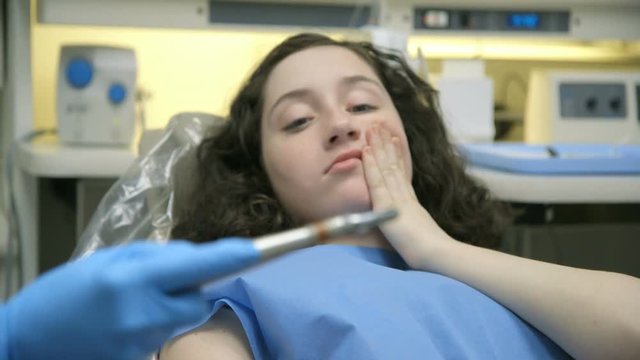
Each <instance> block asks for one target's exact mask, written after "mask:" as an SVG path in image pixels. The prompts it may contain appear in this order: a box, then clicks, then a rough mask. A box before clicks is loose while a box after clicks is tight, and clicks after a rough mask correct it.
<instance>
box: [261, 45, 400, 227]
mask: <svg viewBox="0 0 640 360" xmlns="http://www.w3.org/2000/svg"><path fill="white" fill-rule="evenodd" d="M264 94H265V99H264V105H263V108H262V121H261V136H262V156H263V159H262V160H263V162H264V166H265V169H266V172H267V175H268V176H269V179H270V181H271V184H272V187H273V189H274V191H275V194H276V196H277V197H278V199H279V200H280V201H281V202H282V204H283V206H284V207H285V209H286V210H287V211H288V212H289V213H290V214H291V215H292V216H293V217H294V218H296V219H299V220H301V221H305V222H307V221H314V220H319V219H322V218H325V217H329V216H334V215H338V214H342V213H346V212H356V211H358V212H359V211H367V210H370V209H371V200H370V197H369V190H368V187H367V183H366V181H365V176H364V171H363V165H362V160H361V154H362V149H363V147H364V146H365V145H366V144H367V142H366V138H365V132H366V131H367V129H369V128H371V127H372V126H373V125H374V124H378V125H380V126H381V127H383V128H385V129H387V130H388V131H389V132H390V133H391V135H392V136H397V137H398V138H399V139H400V143H401V147H402V149H403V152H404V161H405V164H404V165H405V169H408V170H409V171H408V176H409V179H410V178H411V175H412V174H411V158H410V155H409V147H408V144H407V137H406V135H405V132H404V128H403V126H402V121H401V120H400V116H399V114H398V111H397V110H396V108H395V107H394V105H393V102H392V100H391V97H390V96H389V94H388V93H387V91H386V90H385V88H384V86H383V85H382V82H381V81H380V79H379V78H378V77H377V75H376V74H375V72H374V71H373V69H372V68H371V67H370V66H369V65H368V64H367V63H366V62H364V60H362V59H361V58H360V57H359V56H358V55H356V54H355V53H353V52H352V51H350V50H348V49H345V48H342V47H339V46H319V47H313V48H309V49H305V50H302V51H300V52H297V53H294V54H292V55H290V56H288V57H287V58H285V59H284V60H282V61H281V62H280V63H279V64H278V65H277V66H276V67H275V68H274V69H273V71H272V72H271V74H270V75H269V78H268V80H267V83H266V84H265V89H264Z"/></svg>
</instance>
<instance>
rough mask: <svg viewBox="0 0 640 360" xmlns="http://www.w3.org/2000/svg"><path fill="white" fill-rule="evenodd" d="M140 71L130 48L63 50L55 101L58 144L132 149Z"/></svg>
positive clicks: (68, 47) (73, 47) (92, 47)
mask: <svg viewBox="0 0 640 360" xmlns="http://www.w3.org/2000/svg"><path fill="white" fill-rule="evenodd" d="M136 73H137V66H136V58H135V53H134V51H133V50H132V49H127V48H117V47H105V46H75V45H73V46H63V47H62V49H61V51H60V62H59V66H58V89H57V91H58V92H57V99H56V105H57V111H56V112H57V116H58V133H59V135H60V140H61V141H62V142H64V143H67V144H69V145H101V146H129V145H130V144H131V141H132V140H133V135H134V131H135V91H136Z"/></svg>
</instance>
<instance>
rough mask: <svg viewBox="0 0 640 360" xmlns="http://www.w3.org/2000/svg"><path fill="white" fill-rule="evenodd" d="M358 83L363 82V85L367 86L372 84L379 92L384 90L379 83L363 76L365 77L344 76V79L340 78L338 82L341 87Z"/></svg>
mask: <svg viewBox="0 0 640 360" xmlns="http://www.w3.org/2000/svg"><path fill="white" fill-rule="evenodd" d="M360 82H365V83H369V84H373V85H375V86H376V87H378V88H379V89H380V90H384V87H383V86H382V84H380V82H378V81H376V80H374V79H372V78H370V77H368V76H365V75H353V76H346V77H344V78H342V80H340V83H341V84H342V85H347V86H350V85H354V84H357V83H360Z"/></svg>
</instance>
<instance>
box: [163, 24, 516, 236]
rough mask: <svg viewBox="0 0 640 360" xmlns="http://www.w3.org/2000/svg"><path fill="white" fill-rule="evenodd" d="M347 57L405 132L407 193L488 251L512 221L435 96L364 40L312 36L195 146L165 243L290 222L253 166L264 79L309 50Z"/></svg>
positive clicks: (283, 50) (281, 54) (252, 83)
mask: <svg viewBox="0 0 640 360" xmlns="http://www.w3.org/2000/svg"><path fill="white" fill-rule="evenodd" d="M327 45H331V46H340V47H343V48H346V49H349V50H351V51H353V52H354V53H355V54H356V55H358V56H359V57H360V58H362V59H363V60H364V61H365V62H366V63H367V64H369V66H371V67H372V68H373V70H374V71H375V72H376V74H377V75H378V77H379V78H380V79H381V81H382V83H383V85H384V86H385V88H386V90H387V91H388V92H389V94H390V95H391V98H392V100H393V103H394V105H395V107H396V109H397V110H398V113H399V114H400V117H401V119H402V122H403V124H404V128H405V131H406V134H407V140H408V143H409V149H410V152H411V158H412V163H413V179H412V183H413V187H414V189H415V192H416V195H417V197H418V199H419V201H420V204H421V205H422V206H423V207H424V208H425V209H427V211H428V212H429V213H430V214H431V216H432V217H433V218H434V219H435V221H436V222H437V223H438V224H439V225H440V227H441V228H442V229H443V230H444V231H446V232H447V233H448V234H449V235H450V236H452V237H453V238H455V239H457V240H459V241H463V242H466V243H470V244H475V245H479V246H483V247H489V248H496V247H498V245H499V243H500V238H501V235H502V231H503V229H504V227H505V225H507V224H508V223H509V221H510V220H511V218H512V215H511V211H510V208H509V207H508V206H507V205H505V204H501V203H498V202H495V201H493V200H492V199H490V196H489V192H488V191H487V190H486V189H485V188H484V187H482V186H480V185H479V184H477V183H476V182H474V181H473V180H472V179H471V178H470V177H469V176H468V175H467V174H466V173H465V169H464V166H465V165H464V161H463V159H462V158H461V157H460V156H459V155H458V154H457V152H456V151H455V147H454V146H452V144H451V143H450V142H449V139H448V136H447V132H446V129H445V126H444V123H443V120H442V116H441V114H440V110H439V108H438V101H437V92H436V91H435V90H434V89H433V88H432V87H431V86H430V85H429V84H427V83H426V82H425V81H423V80H422V79H420V78H419V77H418V76H417V75H416V74H415V73H414V72H413V71H412V70H411V69H410V68H409V66H408V65H407V64H406V62H405V61H404V60H403V59H402V57H401V56H398V55H397V54H395V53H393V52H385V51H382V50H380V49H377V48H375V47H374V46H372V44H370V43H367V42H350V41H336V40H333V39H331V38H329V37H326V36H323V35H319V34H299V35H296V36H292V37H290V38H288V39H286V40H285V41H284V42H282V43H281V44H280V45H278V46H277V47H275V48H274V49H273V50H272V51H271V52H270V53H269V54H268V55H267V56H266V58H265V59H264V60H263V61H262V63H261V64H260V65H259V66H258V68H257V69H256V70H255V71H254V72H253V74H252V75H251V76H250V77H249V78H248V79H247V81H246V82H245V83H244V85H243V86H242V88H241V89H240V92H239V93H238V95H237V97H236V98H235V100H234V101H233V103H232V105H231V109H230V114H229V119H228V121H226V122H225V123H224V125H222V127H221V128H220V129H215V130H216V131H215V133H213V134H211V135H210V136H209V137H207V138H206V139H205V140H203V142H202V143H201V144H200V146H199V148H198V151H197V164H198V165H197V169H196V171H197V175H196V179H195V180H196V186H195V187H194V189H197V191H194V192H193V193H192V194H191V196H190V197H189V198H188V200H187V201H188V202H189V206H183V207H181V208H182V209H183V210H182V211H181V212H179V213H178V214H176V217H175V219H176V225H175V226H174V228H173V231H172V237H173V238H183V239H189V240H192V241H196V242H203V241H210V240H213V239H218V238H221V237H228V236H248V237H255V236H260V235H263V234H267V233H271V232H275V231H280V230H285V229H288V228H290V227H292V226H294V225H296V224H295V221H294V220H293V218H292V217H291V216H290V215H289V214H287V212H286V211H285V209H284V208H283V206H282V205H281V204H280V202H279V201H278V199H277V198H276V196H275V195H274V192H273V189H272V188H271V184H270V181H269V178H268V177H267V174H266V172H265V170H264V168H263V166H262V162H261V146H260V142H261V140H260V137H261V135H260V121H261V116H262V105H263V101H264V94H263V89H264V86H265V83H266V82H267V79H268V77H269V75H270V73H271V71H272V70H273V69H274V67H275V66H276V65H277V64H278V63H280V61H282V60H283V59H285V58H286V57H288V56H289V55H291V54H293V53H296V52H299V51H302V50H304V49H308V48H311V47H316V46H327Z"/></svg>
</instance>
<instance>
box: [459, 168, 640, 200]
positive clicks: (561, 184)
mask: <svg viewBox="0 0 640 360" xmlns="http://www.w3.org/2000/svg"><path fill="white" fill-rule="evenodd" d="M467 172H468V173H469V174H470V175H471V176H472V177H474V178H476V179H478V180H479V181H480V182H482V183H483V184H485V185H486V186H487V188H489V190H490V191H491V193H492V194H493V195H494V196H495V197H496V198H497V199H499V200H504V201H511V202H521V203H549V204H562V203H565V204H568V203H571V204H588V203H599V204H603V203H610V204H612V203H640V176H632V175H619V176H595V175H593V176H564V175H563V176H556V175H553V176H550V175H524V174H516V173H509V172H503V171H497V170H490V169H485V168H479V167H470V168H468V170H467Z"/></svg>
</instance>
